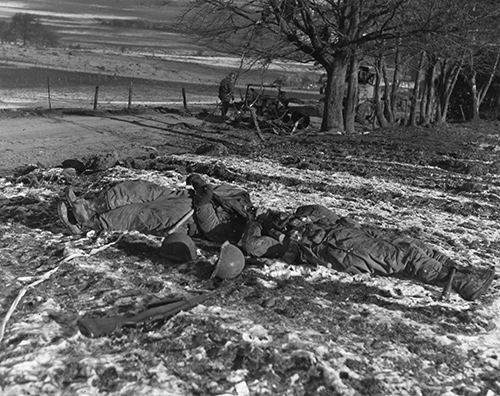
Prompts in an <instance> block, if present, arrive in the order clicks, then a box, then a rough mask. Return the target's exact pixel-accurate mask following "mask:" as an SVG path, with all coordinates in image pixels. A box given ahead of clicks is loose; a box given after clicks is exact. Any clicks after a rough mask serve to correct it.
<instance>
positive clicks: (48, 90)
mask: <svg viewBox="0 0 500 396" xmlns="http://www.w3.org/2000/svg"><path fill="white" fill-rule="evenodd" d="M47 96H48V99H49V110H52V102H51V100H50V77H47Z"/></svg>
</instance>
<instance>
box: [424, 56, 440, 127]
mask: <svg viewBox="0 0 500 396" xmlns="http://www.w3.org/2000/svg"><path fill="white" fill-rule="evenodd" d="M438 64H439V61H437V60H433V63H432V67H429V69H428V71H427V79H426V86H427V87H426V91H427V100H426V105H425V114H424V120H423V125H424V126H429V125H430V124H431V122H432V120H433V116H434V110H435V109H434V105H435V96H436V95H435V94H436V86H435V81H436V76H437V70H438Z"/></svg>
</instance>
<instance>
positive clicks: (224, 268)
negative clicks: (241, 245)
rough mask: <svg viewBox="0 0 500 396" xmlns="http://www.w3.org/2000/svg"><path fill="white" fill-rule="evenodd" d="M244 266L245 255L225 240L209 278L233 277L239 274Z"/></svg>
mask: <svg viewBox="0 0 500 396" xmlns="http://www.w3.org/2000/svg"><path fill="white" fill-rule="evenodd" d="M244 267H245V256H243V253H242V252H241V250H240V249H238V248H237V247H236V246H234V245H232V244H231V243H229V242H228V241H226V242H224V243H223V244H222V247H221V249H220V255H219V260H218V261H217V264H216V266H215V269H214V272H212V276H211V278H220V279H233V278H236V277H237V276H238V275H239V274H241V271H243V268H244Z"/></svg>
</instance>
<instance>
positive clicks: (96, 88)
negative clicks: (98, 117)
mask: <svg viewBox="0 0 500 396" xmlns="http://www.w3.org/2000/svg"><path fill="white" fill-rule="evenodd" d="M98 99H99V85H97V86H96V87H95V94H94V110H97V101H98Z"/></svg>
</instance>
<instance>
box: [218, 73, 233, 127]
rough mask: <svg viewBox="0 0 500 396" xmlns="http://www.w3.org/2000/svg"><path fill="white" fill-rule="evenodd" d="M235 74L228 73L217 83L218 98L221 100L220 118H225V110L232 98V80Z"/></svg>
mask: <svg viewBox="0 0 500 396" xmlns="http://www.w3.org/2000/svg"><path fill="white" fill-rule="evenodd" d="M235 77H236V74H235V73H229V75H227V76H226V77H224V79H222V81H221V82H220V84H219V99H220V101H221V106H222V109H221V113H222V118H223V119H226V116H227V111H228V110H229V106H230V104H231V102H232V101H233V100H234V80H235Z"/></svg>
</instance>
